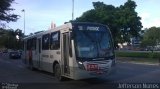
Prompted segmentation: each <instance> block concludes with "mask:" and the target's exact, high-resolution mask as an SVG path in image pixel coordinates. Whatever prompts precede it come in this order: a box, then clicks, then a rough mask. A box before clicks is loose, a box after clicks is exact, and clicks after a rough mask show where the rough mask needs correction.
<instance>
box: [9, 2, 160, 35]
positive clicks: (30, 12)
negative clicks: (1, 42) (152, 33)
mask: <svg viewBox="0 0 160 89" xmlns="http://www.w3.org/2000/svg"><path fill="white" fill-rule="evenodd" d="M96 1H101V2H104V3H105V4H107V5H114V6H116V7H118V6H120V5H123V4H124V3H125V2H127V0H74V19H75V18H77V17H80V16H81V15H82V14H83V12H85V11H87V10H90V9H93V5H92V2H96ZM133 1H135V2H136V4H137V7H136V12H138V16H140V17H141V18H142V19H141V22H142V25H143V28H149V27H152V26H156V27H160V11H159V9H160V0H133ZM11 7H12V8H14V9H15V10H14V11H13V13H14V14H17V15H20V18H19V19H18V20H17V22H10V23H9V24H7V27H8V28H12V29H21V30H23V31H24V13H23V12H22V11H21V10H22V9H25V34H26V35H28V34H30V33H34V32H37V31H42V30H48V29H49V28H50V26H51V23H52V22H53V23H55V24H56V26H60V25H63V24H64V22H68V21H69V20H71V19H72V0H15V2H14V3H13V4H12V6H11Z"/></svg>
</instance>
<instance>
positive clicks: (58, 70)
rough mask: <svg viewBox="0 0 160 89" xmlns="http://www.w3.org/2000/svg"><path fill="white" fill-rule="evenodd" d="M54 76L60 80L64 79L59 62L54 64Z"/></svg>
mask: <svg viewBox="0 0 160 89" xmlns="http://www.w3.org/2000/svg"><path fill="white" fill-rule="evenodd" d="M54 76H55V77H56V78H57V79H58V80H59V81H62V80H63V78H62V73H61V68H60V65H59V64H58V63H57V64H55V66H54Z"/></svg>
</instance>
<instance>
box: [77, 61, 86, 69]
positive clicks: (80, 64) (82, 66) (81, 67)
mask: <svg viewBox="0 0 160 89" xmlns="http://www.w3.org/2000/svg"><path fill="white" fill-rule="evenodd" d="M78 67H79V68H80V69H83V70H85V67H84V64H83V62H81V61H78Z"/></svg>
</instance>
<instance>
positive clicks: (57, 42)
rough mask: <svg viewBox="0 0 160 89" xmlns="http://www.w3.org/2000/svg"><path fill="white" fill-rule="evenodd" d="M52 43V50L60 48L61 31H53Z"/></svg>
mask: <svg viewBox="0 0 160 89" xmlns="http://www.w3.org/2000/svg"><path fill="white" fill-rule="evenodd" d="M50 43H51V44H50V49H51V50H57V49H60V32H52V33H51V38H50Z"/></svg>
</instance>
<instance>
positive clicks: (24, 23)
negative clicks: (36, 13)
mask: <svg viewBox="0 0 160 89" xmlns="http://www.w3.org/2000/svg"><path fill="white" fill-rule="evenodd" d="M22 12H23V18H24V20H23V21H24V22H23V26H24V27H23V29H24V36H25V25H26V21H25V9H23V10H22Z"/></svg>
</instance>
